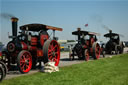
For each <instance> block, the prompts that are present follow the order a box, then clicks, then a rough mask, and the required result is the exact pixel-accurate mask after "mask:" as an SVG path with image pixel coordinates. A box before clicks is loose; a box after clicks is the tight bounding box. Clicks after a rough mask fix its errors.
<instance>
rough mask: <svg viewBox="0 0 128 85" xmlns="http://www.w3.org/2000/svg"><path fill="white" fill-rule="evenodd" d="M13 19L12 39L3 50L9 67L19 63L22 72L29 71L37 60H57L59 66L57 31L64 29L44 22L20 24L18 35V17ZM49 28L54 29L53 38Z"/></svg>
mask: <svg viewBox="0 0 128 85" xmlns="http://www.w3.org/2000/svg"><path fill="white" fill-rule="evenodd" d="M11 20H12V33H13V35H12V36H9V38H12V40H11V41H10V42H9V43H8V44H7V50H6V51H3V52H2V55H3V58H2V59H1V61H4V62H5V63H6V64H7V65H8V67H9V66H10V65H11V64H17V67H18V69H19V71H20V72H21V73H27V72H29V71H30V70H31V68H32V67H34V66H36V64H37V62H40V63H41V61H43V62H44V63H47V62H48V61H53V62H55V66H58V64H59V60H60V46H59V44H58V43H57V41H56V37H55V31H56V30H57V31H62V28H57V27H52V26H47V25H44V24H27V25H24V26H20V30H21V32H19V35H18V36H17V21H18V18H15V17H14V18H11ZM47 30H53V39H52V40H51V39H50V36H49V34H48V32H47Z"/></svg>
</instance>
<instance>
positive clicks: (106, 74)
mask: <svg viewBox="0 0 128 85" xmlns="http://www.w3.org/2000/svg"><path fill="white" fill-rule="evenodd" d="M0 85H128V54H123V55H118V56H114V57H112V58H104V59H99V60H94V61H89V62H83V63H81V64H75V65H72V66H67V67H62V68H60V71H59V72H55V73H51V74H47V73H41V72H38V73H35V74H32V75H27V76H21V77H17V78H13V79H10V80H3V81H2V82H1V83H0Z"/></svg>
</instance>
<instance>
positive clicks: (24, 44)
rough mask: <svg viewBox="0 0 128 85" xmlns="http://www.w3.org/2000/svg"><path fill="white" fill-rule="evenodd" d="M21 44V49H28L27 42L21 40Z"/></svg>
mask: <svg viewBox="0 0 128 85" xmlns="http://www.w3.org/2000/svg"><path fill="white" fill-rule="evenodd" d="M21 46H22V50H27V49H28V46H27V44H26V43H24V42H21Z"/></svg>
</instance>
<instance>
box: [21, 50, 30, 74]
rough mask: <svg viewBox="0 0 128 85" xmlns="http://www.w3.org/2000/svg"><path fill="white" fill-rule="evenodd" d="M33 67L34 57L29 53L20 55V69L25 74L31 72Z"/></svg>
mask: <svg viewBox="0 0 128 85" xmlns="http://www.w3.org/2000/svg"><path fill="white" fill-rule="evenodd" d="M31 67H32V56H31V55H30V54H29V53H28V52H23V54H21V55H20V68H21V70H22V71H23V72H24V73H27V72H29V71H30V69H31Z"/></svg>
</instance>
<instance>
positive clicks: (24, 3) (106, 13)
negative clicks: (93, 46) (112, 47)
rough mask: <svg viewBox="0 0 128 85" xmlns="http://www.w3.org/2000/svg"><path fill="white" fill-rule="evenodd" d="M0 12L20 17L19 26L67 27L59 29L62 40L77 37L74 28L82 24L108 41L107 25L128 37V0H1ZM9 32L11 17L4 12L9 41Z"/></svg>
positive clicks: (0, 37) (2, 31) (0, 25)
mask: <svg viewBox="0 0 128 85" xmlns="http://www.w3.org/2000/svg"><path fill="white" fill-rule="evenodd" d="M0 13H1V14H2V13H7V14H12V15H14V16H16V17H18V18H19V21H18V26H22V25H25V24H30V23H40V24H46V25H50V26H55V27H60V28H63V31H62V32H60V31H59V32H56V36H57V37H59V39H60V40H70V39H71V40H75V39H76V37H75V36H74V35H72V32H73V31H75V30H76V29H77V28H78V27H80V28H81V29H82V30H86V31H91V32H96V33H100V34H101V36H98V39H99V40H103V41H105V40H106V38H105V37H103V35H104V34H105V33H107V32H108V30H106V29H104V27H103V25H105V26H107V27H108V28H109V29H111V30H112V31H113V32H116V33H119V34H122V35H124V37H121V40H123V41H127V40H128V0H0ZM85 24H88V27H85ZM18 31H20V30H19V28H18ZM8 32H9V34H10V35H11V34H12V33H11V32H12V30H11V21H10V20H9V19H5V18H3V17H1V16H0V41H2V42H3V43H7V42H8V41H9V39H8ZM50 33H51V31H49V34H50Z"/></svg>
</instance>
